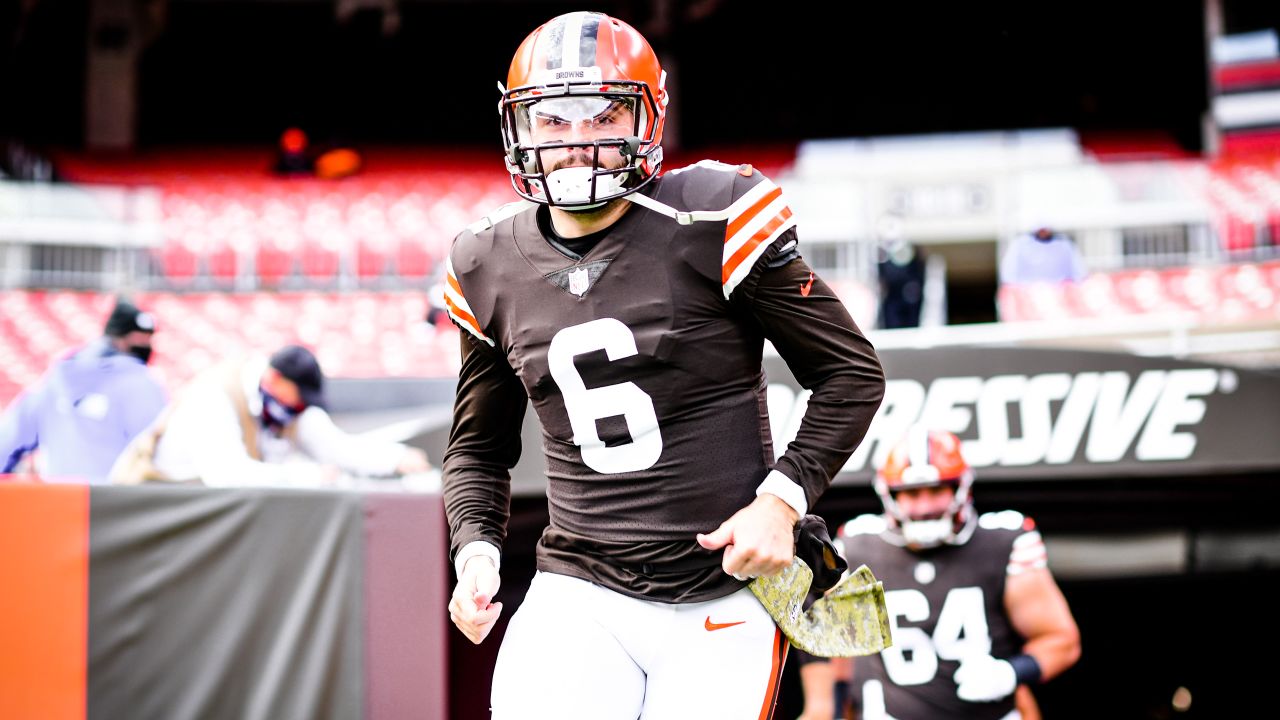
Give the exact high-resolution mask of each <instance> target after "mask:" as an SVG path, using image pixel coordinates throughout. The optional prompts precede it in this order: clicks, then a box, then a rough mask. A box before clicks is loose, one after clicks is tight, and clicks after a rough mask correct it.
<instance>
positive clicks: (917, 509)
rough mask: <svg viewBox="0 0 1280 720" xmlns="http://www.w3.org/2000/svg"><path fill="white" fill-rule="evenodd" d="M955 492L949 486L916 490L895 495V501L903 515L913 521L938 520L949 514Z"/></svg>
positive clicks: (903, 491)
mask: <svg viewBox="0 0 1280 720" xmlns="http://www.w3.org/2000/svg"><path fill="white" fill-rule="evenodd" d="M955 496H956V493H955V490H953V489H952V488H950V487H947V486H945V485H944V486H941V487H927V488H915V489H912V490H901V491H899V492H897V493H894V501H895V502H897V503H898V507H899V508H900V509H901V510H902V514H903V515H905V516H906V517H908V518H911V519H912V520H916V521H921V520H938V519H940V518H942V517H944V516H945V515H946V514H947V511H948V510H949V509H950V507H951V503H952V501H954V500H955Z"/></svg>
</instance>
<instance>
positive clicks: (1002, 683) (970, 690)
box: [954, 655, 1018, 702]
mask: <svg viewBox="0 0 1280 720" xmlns="http://www.w3.org/2000/svg"><path fill="white" fill-rule="evenodd" d="M954 678H955V681H956V696H957V697H959V698H960V699H961V700H964V701H967V702H992V701H995V700H1000V699H1001V698H1005V697H1008V696H1009V695H1012V694H1013V691H1014V690H1016V689H1017V688H1018V675H1017V673H1015V672H1014V670H1013V665H1010V664H1009V662H1008V661H1007V660H1000V659H998V658H993V657H991V656H990V655H977V656H975V657H970V658H966V659H964V660H961V661H960V669H959V670H956V674H955V676H954Z"/></svg>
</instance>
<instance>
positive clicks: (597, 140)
mask: <svg viewBox="0 0 1280 720" xmlns="http://www.w3.org/2000/svg"><path fill="white" fill-rule="evenodd" d="M665 84H666V73H665V72H663V70H662V66H661V64H660V63H659V62H658V56H657V55H656V54H655V53H654V52H653V48H651V47H650V46H649V43H648V41H646V40H645V39H644V37H643V36H641V35H640V33H639V32H637V31H636V30H635V28H633V27H631V26H630V25H628V24H626V23H624V22H622V21H621V20H617V19H615V18H611V17H609V16H608V15H604V14H601V13H594V12H573V13H568V14H565V15H561V16H559V17H557V18H554V19H552V20H550V21H549V22H547V23H546V24H544V25H542V26H541V27H539V28H538V29H537V30H534V31H533V33H531V34H530V35H529V37H527V38H525V40H524V42H523V43H521V45H520V48H519V49H518V50H516V55H515V58H514V59H513V60H512V61H511V70H510V72H509V73H508V75H507V86H506V88H504V89H503V92H502V100H501V102H500V103H499V112H500V114H501V117H502V141H503V149H504V150H505V151H506V164H507V171H508V172H510V173H511V184H512V186H513V187H514V188H515V191H516V192H517V193H518V194H519V195H520V196H521V197H523V198H525V199H527V200H532V201H534V202H539V203H544V204H548V205H555V206H559V207H563V208H564V209H566V210H574V209H578V210H584V209H590V208H593V207H599V206H600V205H602V204H603V203H604V202H606V201H608V200H612V199H614V198H618V197H622V196H623V195H627V194H630V193H633V192H635V191H636V190H639V189H640V188H641V187H644V185H645V184H647V183H648V182H649V181H650V180H652V179H653V178H654V177H656V176H657V175H658V172H659V171H660V170H661V168H662V145H661V143H662V127H663V123H664V122H665V120H666V114H667V112H666V108H667V99H668V98H667V91H666V88H665ZM619 110H629V111H630V122H629V123H625V124H622V123H620V124H619V125H618V126H617V127H616V129H617V131H618V132H617V134H616V136H607V137H594V138H590V139H586V140H578V141H575V140H573V139H569V140H558V141H553V142H541V143H539V142H536V141H535V139H534V133H533V130H534V123H535V122H542V123H548V122H555V123H574V122H577V123H597V121H598V120H599V118H602V117H608V116H611V115H617V116H619V117H626V116H627V114H626V113H622V112H619ZM553 148H555V149H562V148H582V149H583V150H584V151H586V152H588V153H590V154H591V157H592V165H591V167H590V168H565V169H554V168H552V169H550V170H548V168H547V167H546V165H545V164H544V162H543V153H544V152H545V151H546V150H548V149H553ZM602 154H603V155H610V156H612V157H617V156H621V158H622V166H621V167H615V166H611V165H613V163H602V162H601V160H602ZM570 171H572V172H570ZM553 176H554V177H553Z"/></svg>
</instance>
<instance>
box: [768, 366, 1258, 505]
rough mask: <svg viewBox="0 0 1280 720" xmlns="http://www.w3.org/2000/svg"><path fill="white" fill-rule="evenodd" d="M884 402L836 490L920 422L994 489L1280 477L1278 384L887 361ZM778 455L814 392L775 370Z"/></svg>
mask: <svg viewBox="0 0 1280 720" xmlns="http://www.w3.org/2000/svg"><path fill="white" fill-rule="evenodd" d="M880 358H881V362H882V363H883V365H884V368H885V374H886V376H887V378H888V381H887V383H886V388H885V399H884V402H883V403H882V404H881V407H880V410H879V412H878V413H877V414H876V418H875V420H874V421H873V423H872V426H871V429H870V431H868V433H867V437H866V439H865V440H864V441H863V442H862V445H861V446H860V447H859V448H858V450H857V451H856V452H855V453H854V454H853V456H852V457H851V458H850V459H849V462H848V463H847V464H846V465H845V468H844V470H843V471H842V472H841V473H840V475H838V476H837V478H836V482H838V483H863V482H870V479H871V476H872V472H873V468H875V467H876V466H877V465H878V464H879V463H880V462H882V461H883V460H884V457H885V455H887V454H888V452H889V449H890V447H891V445H892V444H893V442H894V441H895V440H896V439H897V438H899V437H901V436H902V434H903V432H905V430H906V428H907V427H909V426H910V425H911V424H912V423H915V422H924V423H927V424H929V425H932V426H933V427H937V428H940V429H943V430H950V431H951V432H954V433H956V434H957V435H959V436H960V437H961V439H962V440H963V441H964V454H965V458H966V459H967V460H968V461H969V463H970V464H971V465H973V466H974V467H976V468H982V478H983V480H991V479H1002V478H1003V479H1019V480H1035V479H1053V478H1067V477H1076V478H1083V477H1123V476H1168V475H1203V474H1206V473H1221V472H1244V471H1258V470H1266V469H1274V468H1280V442H1277V441H1276V432H1277V429H1280V377H1277V376H1275V375H1272V374H1267V373H1263V372H1258V371H1252V370H1246V369H1242V368H1233V367H1227V366H1223V365H1215V364H1212V363H1205V362H1187V361H1181V360H1175V359H1171V358H1151V357H1142V356H1137V355H1126V354H1120V353H1103V352H1088V351H1074V350H1058V349H1039V348H991V347H983V348H974V347H959V348H947V349H937V350H886V351H883V352H881V353H880ZM766 370H767V372H768V373H769V383H770V384H769V413H770V416H771V418H772V421H773V432H774V444H775V447H781V445H782V443H783V442H786V441H789V440H790V439H791V438H793V437H795V432H796V429H797V426H798V423H799V420H800V417H801V416H803V414H804V406H805V401H806V400H807V397H808V392H807V391H805V390H803V389H802V388H800V387H799V385H798V384H796V382H795V379H794V378H793V377H792V376H791V373H790V372H789V371H787V369H786V366H785V364H783V363H782V361H781V360H779V359H777V358H769V359H767V360H766Z"/></svg>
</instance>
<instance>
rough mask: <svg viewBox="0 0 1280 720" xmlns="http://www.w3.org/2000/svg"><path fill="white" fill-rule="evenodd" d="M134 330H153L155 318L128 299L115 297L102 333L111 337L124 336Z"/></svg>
mask: <svg viewBox="0 0 1280 720" xmlns="http://www.w3.org/2000/svg"><path fill="white" fill-rule="evenodd" d="M135 331H142V332H145V333H153V332H155V331H156V320H155V318H154V317H152V316H151V313H148V312H143V311H141V310H139V309H138V306H137V305H134V304H133V303H131V302H129V301H128V300H126V299H124V298H117V299H116V306H115V308H113V309H112V310H111V315H110V316H109V317H108V318H107V324H106V326H104V327H103V328H102V334H104V335H109V336H111V337H124V336H125V335H128V334H129V333H131V332H135Z"/></svg>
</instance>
